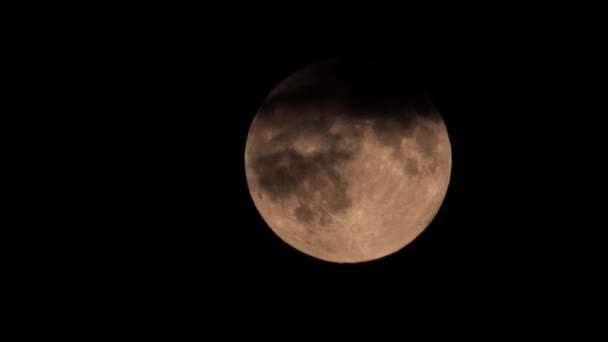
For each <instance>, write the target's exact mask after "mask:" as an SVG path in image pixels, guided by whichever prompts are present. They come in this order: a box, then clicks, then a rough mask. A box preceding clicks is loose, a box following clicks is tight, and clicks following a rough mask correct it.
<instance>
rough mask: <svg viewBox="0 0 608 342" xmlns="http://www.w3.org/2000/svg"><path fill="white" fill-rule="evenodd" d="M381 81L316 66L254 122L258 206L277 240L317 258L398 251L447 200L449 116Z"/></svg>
mask: <svg viewBox="0 0 608 342" xmlns="http://www.w3.org/2000/svg"><path fill="white" fill-rule="evenodd" d="M385 76H386V73H376V69H373V68H371V69H370V68H368V67H367V66H361V65H358V64H356V63H355V64H352V63H350V64H349V63H345V62H343V61H335V60H334V61H330V62H325V63H320V64H316V65H312V66H309V67H307V68H304V69H302V70H300V71H298V72H296V73H295V74H293V75H291V76H290V77H288V78H287V79H286V80H285V81H283V82H281V83H280V84H279V85H278V86H277V87H276V88H275V89H274V90H273V91H272V92H271V93H270V95H269V96H268V97H267V98H266V100H265V102H264V104H263V105H262V106H261V107H260V109H259V110H258V112H257V114H256V116H255V118H254V119H253V122H252V124H251V127H250V130H249V134H248V137H247V143H246V147H245V171H246V177H247V184H248V186H249V190H250V193H251V196H252V198H253V202H254V203H255V206H256V208H257V209H258V211H259V213H260V214H261V216H262V218H263V219H264V221H265V222H266V223H267V224H268V225H269V226H270V228H271V229H272V230H273V231H274V232H275V233H276V234H277V235H278V236H279V238H281V239H282V240H283V241H284V242H286V243H287V244H289V245H290V246H292V247H294V248H295V249H297V250H299V251H301V252H303V253H305V254H308V255H310V256H312V257H315V258H318V259H321V260H325V261H330V262H337V263H356V262H363V261H369V260H374V259H378V258H382V257H384V256H387V255H389V254H392V253H394V252H396V251H398V250H400V249H402V248H403V247H404V246H406V245H408V244H409V243H410V242H412V241H413V240H414V239H415V238H416V237H417V236H419V235H420V233H422V231H423V230H424V229H425V228H426V227H427V226H428V225H429V224H430V222H431V221H432V220H433V218H434V217H435V215H436V214H437V212H438V210H439V208H440V206H441V204H442V202H443V200H444V197H445V195H446V192H447V189H448V183H449V180H450V173H451V163H452V156H451V147H450V141H449V137H448V132H447V129H446V126H445V123H444V121H443V118H442V116H441V115H440V114H439V112H438V111H437V109H436V108H435V107H434V106H433V105H432V104H430V103H429V102H428V101H426V100H423V99H422V98H420V97H418V96H415V95H412V94H410V93H407V91H408V90H407V89H401V88H399V87H395V85H396V84H399V80H390V77H388V78H387V77H385Z"/></svg>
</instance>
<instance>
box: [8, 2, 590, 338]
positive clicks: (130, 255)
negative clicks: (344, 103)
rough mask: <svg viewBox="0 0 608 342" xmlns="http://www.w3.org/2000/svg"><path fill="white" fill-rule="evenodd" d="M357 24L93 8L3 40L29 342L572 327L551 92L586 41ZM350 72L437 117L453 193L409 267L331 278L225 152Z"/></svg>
mask: <svg viewBox="0 0 608 342" xmlns="http://www.w3.org/2000/svg"><path fill="white" fill-rule="evenodd" d="M234 6H236V5H234ZM356 7H357V6H355V5H351V4H348V3H347V4H344V5H343V6H334V7H331V8H325V7H312V6H311V7H298V6H295V5H294V6H293V8H291V7H285V8H274V7H272V6H269V7H253V6H251V7H250V8H247V9H245V8H240V10H239V11H237V12H235V9H233V8H230V6H225V7H224V8H221V9H220V8H213V9H212V8H203V7H201V8H194V7H193V8H179V9H178V8H172V9H165V8H156V9H147V10H146V11H143V10H142V11H140V10H141V9H129V10H128V11H127V10H126V9H124V8H120V7H111V6H109V8H106V9H104V13H106V12H107V13H108V16H105V15H102V16H100V18H97V15H96V14H98V13H97V11H98V10H97V9H90V10H87V11H84V10H83V12H82V13H83V14H82V15H75V16H72V17H71V19H70V20H66V21H63V20H59V19H57V20H55V21H53V22H52V23H50V24H48V25H42V24H40V25H32V26H27V27H26V26H24V27H25V28H24V30H25V31H27V32H23V33H25V34H33V37H34V38H33V39H31V40H27V41H26V42H22V47H23V48H24V49H23V52H26V53H24V58H23V59H21V60H20V62H18V63H17V65H16V70H17V71H18V72H21V73H23V74H24V75H25V74H26V73H27V75H28V77H25V76H24V77H23V78H22V80H21V82H20V83H18V84H16V87H18V89H19V90H24V93H22V94H25V95H22V96H23V98H20V99H21V100H22V102H23V104H24V106H25V107H22V108H24V114H23V115H21V116H19V117H18V118H19V120H18V121H19V122H20V123H23V124H25V125H26V126H25V127H27V129H26V132H27V136H28V138H27V141H26V142H27V143H26V145H28V146H29V147H33V149H32V150H30V151H31V152H28V154H27V155H23V154H21V153H19V149H15V150H14V152H16V153H15V155H17V156H19V157H20V158H22V159H24V161H25V162H27V165H28V166H27V167H24V168H23V169H20V170H18V171H17V169H11V170H12V171H14V175H15V176H21V177H24V178H25V179H26V180H25V181H24V182H23V183H15V184H16V187H17V188H19V189H20V190H19V191H18V193H19V194H20V197H19V200H22V202H19V203H23V204H25V206H23V207H21V209H23V208H26V209H24V210H23V212H22V213H23V215H21V214H20V215H21V216H20V217H21V219H20V221H19V222H21V223H20V224H22V225H23V226H24V227H25V228H24V230H25V231H26V232H27V235H28V236H29V240H28V251H29V250H31V252H28V253H26V254H27V259H28V261H31V264H32V265H33V267H30V268H28V274H29V277H31V278H32V280H31V281H30V282H28V289H29V291H30V294H29V295H28V298H32V299H33V305H32V306H30V307H31V310H30V311H31V313H32V317H33V318H32V320H31V321H29V322H31V328H32V329H31V330H32V331H41V333H42V334H43V336H47V337H49V338H50V337H62V338H68V337H73V338H75V339H76V340H79V341H93V340H100V341H113V340H116V339H118V340H122V339H124V340H130V341H132V340H133V339H137V338H142V340H144V339H145V340H146V341H150V340H161V341H224V340H239V341H257V340H258V339H259V340H262V341H264V340H275V339H276V340H280V341H293V340H306V341H311V340H319V341H323V340H330V339H332V340H335V341H344V340H346V339H349V338H351V337H360V338H366V339H368V340H372V341H386V340H398V341H407V340H409V339H410V338H422V339H425V338H426V339H425V340H436V339H438V338H439V337H442V339H441V340H460V339H465V338H469V337H480V338H481V339H482V340H485V341H520V340H522V339H524V338H526V337H530V336H539V337H542V336H544V335H545V334H547V333H552V334H553V333H556V332H557V333H558V334H562V333H565V332H578V331H582V330H585V329H587V328H589V327H591V325H592V322H593V317H592V316H593V314H594V311H595V310H596V309H597V308H596V307H595V305H597V304H595V301H594V299H593V298H592V296H591V295H590V293H591V291H589V289H590V288H592V287H593V286H595V285H594V284H595V282H596V280H597V278H598V273H599V270H598V268H599V266H596V265H599V261H598V260H595V261H590V260H593V259H586V255H587V254H583V253H579V251H578V250H577V249H576V248H578V247H576V246H577V245H576V243H573V242H574V241H578V240H579V239H580V238H581V236H582V234H583V233H582V229H572V226H568V225H566V223H565V219H564V217H563V216H564V215H563V213H564V212H563V210H561V208H562V205H563V201H562V200H561V198H562V196H563V194H564V192H566V191H569V187H570V186H569V185H568V181H567V178H565V175H566V172H565V171H564V170H563V168H561V167H558V166H559V165H561V163H562V162H563V159H564V158H563V157H564V155H567V154H568V153H570V151H568V149H569V147H568V146H569V144H568V143H566V141H567V138H568V136H569V134H571V126H570V122H569V120H567V119H564V118H563V115H562V109H563V108H562V103H563V99H564V98H567V97H568V95H572V92H571V90H565V89H566V88H565V87H567V86H571V85H572V82H570V77H571V76H572V75H573V74H577V75H585V74H586V73H585V72H580V73H578V71H577V72H573V70H582V69H584V68H591V67H589V65H590V64H589V63H591V59H589V58H587V55H589V56H591V55H593V54H592V53H591V52H588V51H587V50H585V48H586V47H587V46H592V45H594V44H598V43H597V41H595V40H594V39H595V38H593V36H592V35H585V34H584V32H586V31H584V29H583V28H581V26H580V25H578V24H577V25H575V24H574V21H572V20H566V19H565V18H566V17H563V15H564V14H563V13H560V14H559V15H558V14H555V15H554V14H552V13H551V12H550V11H546V9H545V10H542V11H541V10H539V11H532V10H529V9H528V10H526V11H523V10H514V9H512V10H505V9H492V10H490V9H486V10H481V9H478V10H477V11H469V10H465V9H456V8H450V9H441V10H439V9H437V10H430V9H427V10H420V9H413V8H412V9H399V10H397V9H394V10H391V9H388V8H387V9H370V8H366V7H360V8H356ZM55 10H56V11H59V12H61V10H59V9H57V8H56V9H55ZM148 11H150V13H148ZM478 12H479V13H482V14H478ZM566 12H567V11H564V13H566ZM84 13H86V15H85V14H84ZM193 14H194V15H193ZM113 15H116V18H115V17H114V16H113ZM94 17H95V18H94ZM186 17H187V18H186ZM583 19H584V18H583ZM583 19H580V21H585V20H583ZM575 26H576V29H575V28H574V27H575ZM590 30H591V31H593V30H592V29H590ZM591 31H590V32H591ZM570 44H571V45H570ZM26 48H27V49H26ZM569 51H570V52H572V51H576V52H577V53H576V54H572V53H569ZM368 55H369V56H375V57H380V58H391V60H393V61H395V60H396V61H399V65H400V68H402V69H403V70H406V71H407V73H408V74H410V75H412V78H413V79H415V80H416V81H417V82H419V84H420V87H421V89H424V90H425V91H426V92H427V93H428V94H429V96H430V97H431V98H432V100H433V102H434V103H435V105H436V106H437V108H438V109H439V111H440V112H441V113H442V115H443V117H444V119H445V122H446V125H447V128H448V133H449V135H450V139H451V144H452V156H453V167H452V176H451V182H450V187H449V189H448V193H447V196H446V198H445V201H444V204H443V206H442V208H441V210H440V211H439V213H438V215H437V216H436V218H435V220H434V221H433V222H432V224H431V225H430V226H429V228H428V229H427V230H426V231H425V232H424V233H423V234H422V235H420V236H419V237H418V238H417V239H416V240H415V241H414V242H413V243H412V244H410V245H409V246H407V247H406V248H404V249H403V250H401V251H399V252H397V253H395V254H393V255H391V256H388V257H386V258H384V259H380V260H376V261H372V262H368V263H364V264H359V265H339V264H332V263H327V262H323V261H320V260H316V259H313V258H311V257H309V256H306V255H304V254H302V253H300V252H298V251H296V250H295V249H293V248H291V247H290V246H288V245H287V244H285V243H283V242H282V241H281V240H280V239H279V238H278V237H277V236H276V235H274V233H273V232H272V231H271V230H270V229H269V228H268V227H267V226H266V224H265V223H264V221H263V220H262V218H261V216H260V215H259V214H258V212H257V210H256V209H255V207H254V204H253V201H252V199H251V197H250V195H249V191H248V188H247V184H246V181H245V171H244V148H245V141H246V138H247V132H248V129H249V125H250V124H251V121H252V119H253V117H254V115H255V112H256V111H257V109H258V108H259V106H260V105H261V104H262V101H263V99H264V98H265V97H266V95H267V94H268V93H269V92H270V91H271V90H272V89H273V88H274V87H275V86H276V85H277V84H278V83H279V82H281V81H282V80H283V79H284V78H286V77H287V76H288V75H290V74H291V73H293V72H295V71H296V70H298V69H300V68H302V67H304V66H307V65H309V64H312V63H317V62H320V61H324V60H327V59H330V58H335V57H349V56H368ZM572 56H574V57H572ZM581 68H582V69H581ZM588 70H591V69H588ZM585 84H588V83H585V82H584V80H583V81H582V82H579V83H577V86H576V87H579V86H581V85H585ZM19 87H21V88H19ZM32 94H35V97H34V96H33V95H32ZM33 98H34V99H35V100H32V99H33ZM591 103H593V102H592V99H591V100H589V101H586V102H585V103H582V104H580V106H579V109H581V110H582V109H584V107H585V106H591ZM30 109H31V110H30ZM24 141H25V140H24ZM24 144H25V143H24ZM15 146H18V147H21V146H22V145H19V144H16V145H15ZM23 165H25V164H23ZM20 213H21V212H20ZM566 245H568V246H570V247H569V249H568V253H564V248H563V247H564V246H566ZM582 249H583V247H581V250H582ZM594 263H595V264H594ZM28 279H29V278H28Z"/></svg>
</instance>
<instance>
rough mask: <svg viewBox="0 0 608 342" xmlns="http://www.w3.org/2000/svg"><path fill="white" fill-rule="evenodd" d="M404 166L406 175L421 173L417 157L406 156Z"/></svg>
mask: <svg viewBox="0 0 608 342" xmlns="http://www.w3.org/2000/svg"><path fill="white" fill-rule="evenodd" d="M403 168H404V171H405V174H406V175H410V176H416V175H418V174H419V173H420V167H419V165H418V160H416V159H415V158H411V157H408V158H405V160H404V161H403Z"/></svg>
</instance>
